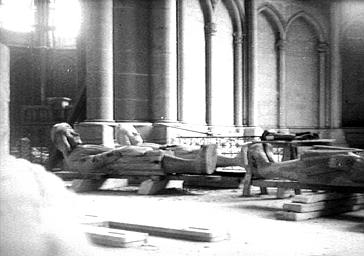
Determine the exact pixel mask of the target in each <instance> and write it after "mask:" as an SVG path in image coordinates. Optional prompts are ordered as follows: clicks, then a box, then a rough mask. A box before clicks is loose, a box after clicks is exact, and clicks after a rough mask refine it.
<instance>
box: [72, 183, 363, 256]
mask: <svg viewBox="0 0 364 256" xmlns="http://www.w3.org/2000/svg"><path fill="white" fill-rule="evenodd" d="M268 192H269V194H268V195H264V196H260V195H259V194H258V193H257V192H254V191H253V196H252V197H249V198H244V197H241V189H222V190H204V189H180V188H179V189H176V188H170V189H168V190H166V192H165V193H163V194H160V195H154V196H144V195H138V194H137V187H127V188H123V189H121V190H104V191H97V192H92V193H82V194H79V195H78V197H77V200H78V202H79V204H78V206H79V207H80V209H81V211H82V213H83V214H91V215H97V216H100V217H104V218H113V219H115V218H118V219H120V220H122V221H126V222H127V221H130V222H134V223H135V222H138V223H141V224H150V225H161V224H163V225H171V226H176V225H181V226H185V227H188V226H194V227H214V228H216V229H219V230H222V231H226V232H228V233H229V238H228V239H226V240H223V241H217V242H190V241H183V240H178V239H168V238H160V237H155V236H149V238H148V242H147V243H146V244H143V245H139V246H136V247H131V248H108V247H102V246H95V248H94V250H95V253H96V255H105V256H113V255H115V256H116V255H169V256H171V255H262V256H264V255H269V256H272V255H280V256H284V255H287V256H288V255H289V256H293V255H297V256H298V255H302V256H319V255H322V256H323V255H326V256H345V255H350V256H359V255H360V256H362V255H364V210H361V211H357V212H352V213H347V214H342V215H338V216H331V217H325V218H318V219H312V220H307V221H300V222H291V221H281V220H276V219H275V218H274V213H275V212H276V211H278V210H280V209H281V207H282V205H283V203H284V202H287V201H290V200H289V199H276V198H275V190H274V189H270V190H269V191H268Z"/></svg>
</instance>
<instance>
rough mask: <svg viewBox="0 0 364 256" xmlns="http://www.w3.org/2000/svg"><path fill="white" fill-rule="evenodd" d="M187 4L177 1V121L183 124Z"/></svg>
mask: <svg viewBox="0 0 364 256" xmlns="http://www.w3.org/2000/svg"><path fill="white" fill-rule="evenodd" d="M184 3H186V2H185V1H183V0H177V96H178V100H177V102H178V104H177V105H178V106H177V120H178V121H181V122H183V121H184V119H185V116H184V113H183V108H184V106H183V104H184V100H183V94H184V90H183V84H184V83H183V80H184V78H183V75H184V58H183V56H184V45H183V44H184V38H183V35H184V24H183V16H184V12H185V10H184V9H185V5H184Z"/></svg>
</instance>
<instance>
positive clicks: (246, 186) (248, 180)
mask: <svg viewBox="0 0 364 256" xmlns="http://www.w3.org/2000/svg"><path fill="white" fill-rule="evenodd" d="M245 169H246V173H245V177H244V180H243V195H242V196H246V197H248V196H250V195H251V194H250V188H251V185H252V171H251V169H250V167H249V166H248V167H246V168H245Z"/></svg>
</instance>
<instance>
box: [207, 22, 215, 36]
mask: <svg viewBox="0 0 364 256" xmlns="http://www.w3.org/2000/svg"><path fill="white" fill-rule="evenodd" d="M216 32H217V30H216V23H214V22H209V23H206V24H205V34H206V35H209V36H213V35H214V34H215V33H216Z"/></svg>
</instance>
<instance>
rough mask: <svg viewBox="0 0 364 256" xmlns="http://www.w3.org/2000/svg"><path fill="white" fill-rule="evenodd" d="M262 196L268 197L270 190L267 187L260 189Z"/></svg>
mask: <svg viewBox="0 0 364 256" xmlns="http://www.w3.org/2000/svg"><path fill="white" fill-rule="evenodd" d="M260 194H261V195H268V190H267V188H266V187H260Z"/></svg>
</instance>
